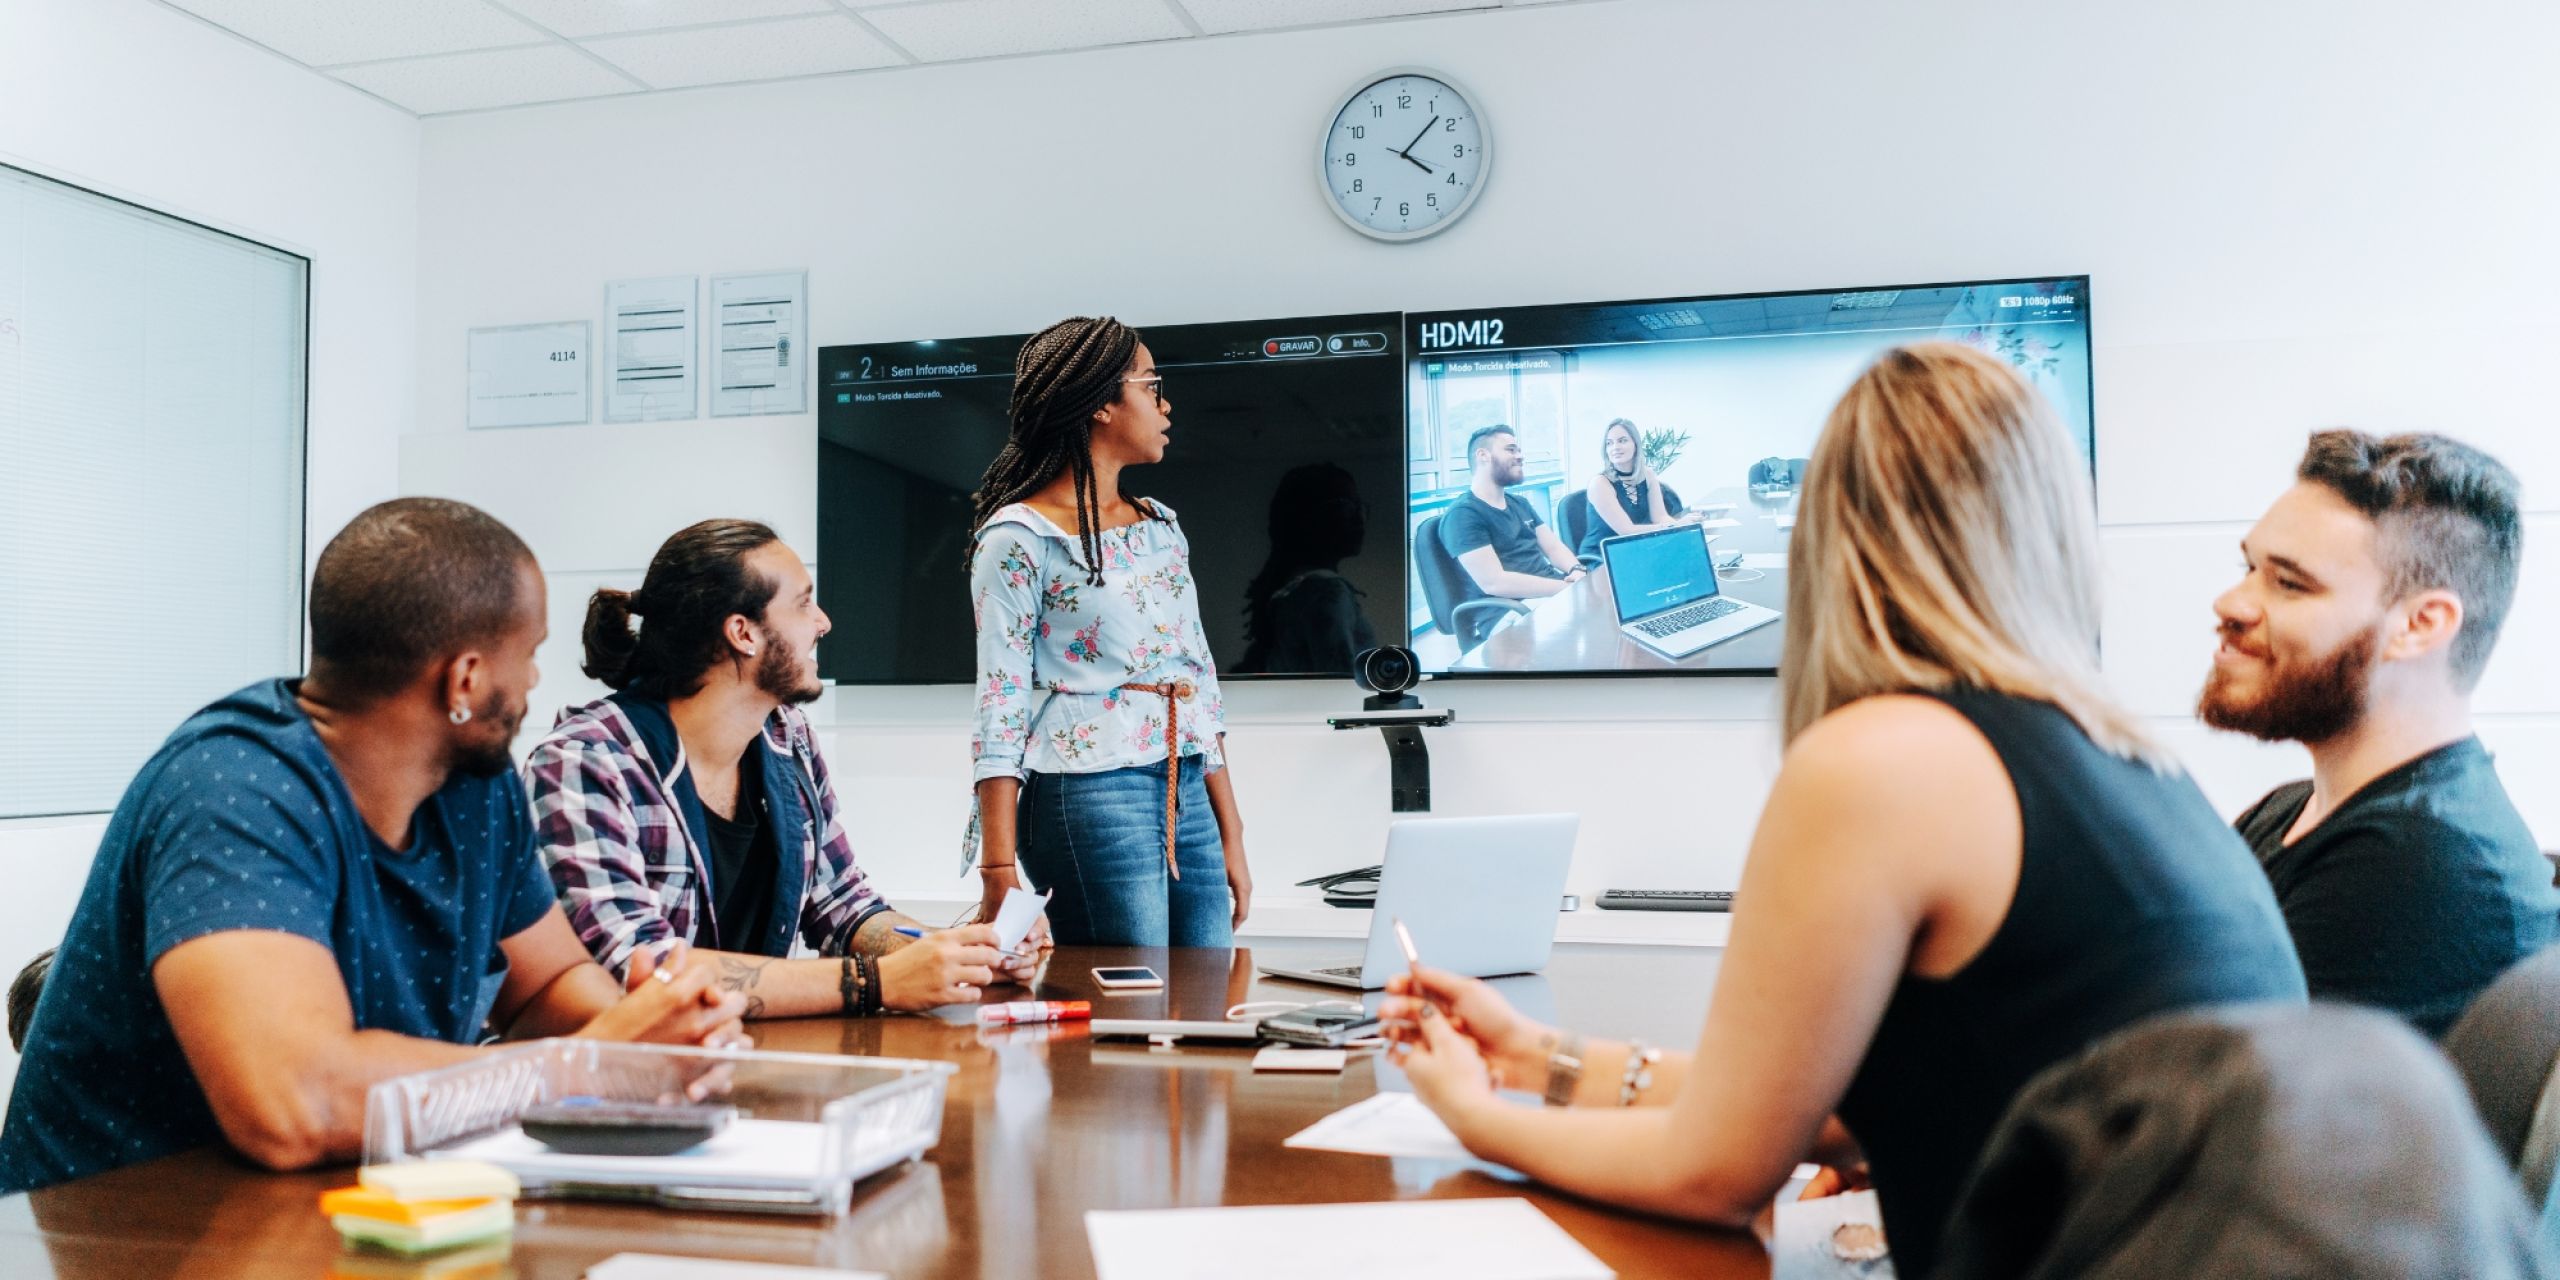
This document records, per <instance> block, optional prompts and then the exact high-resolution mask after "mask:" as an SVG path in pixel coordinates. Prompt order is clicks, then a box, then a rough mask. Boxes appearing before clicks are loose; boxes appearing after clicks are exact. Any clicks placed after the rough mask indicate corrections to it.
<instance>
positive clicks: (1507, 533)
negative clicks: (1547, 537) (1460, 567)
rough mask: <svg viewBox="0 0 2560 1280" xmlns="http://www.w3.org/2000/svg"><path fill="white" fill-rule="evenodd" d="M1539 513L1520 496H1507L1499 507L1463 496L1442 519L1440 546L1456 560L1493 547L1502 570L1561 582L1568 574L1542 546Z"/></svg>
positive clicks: (1472, 496)
mask: <svg viewBox="0 0 2560 1280" xmlns="http://www.w3.org/2000/svg"><path fill="white" fill-rule="evenodd" d="M1540 523H1541V521H1540V520H1539V519H1538V513H1537V512H1535V511H1531V510H1530V509H1529V504H1528V503H1527V502H1524V501H1522V500H1521V499H1520V498H1518V497H1516V496H1506V497H1505V498H1504V499H1503V505H1501V506H1499V507H1496V506H1494V505H1492V504H1491V503H1488V502H1486V501H1485V500H1484V499H1482V498H1479V497H1477V496H1476V495H1474V494H1473V493H1468V494H1465V495H1463V496H1461V497H1460V498H1459V499H1458V500H1457V502H1456V503H1454V504H1452V505H1451V506H1450V508H1449V513H1448V514H1447V515H1444V516H1442V517H1440V545H1441V546H1443V547H1446V548H1448V550H1449V554H1450V555H1451V556H1452V557H1460V556H1464V555H1466V554H1467V553H1468V552H1470V551H1473V550H1475V549H1476V548H1478V547H1491V548H1493V554H1494V555H1495V557H1496V558H1498V559H1500V560H1501V561H1502V567H1503V568H1505V569H1509V570H1510V571H1512V572H1513V573H1530V574H1536V575H1537V576H1539V577H1541V578H1561V577H1563V576H1564V570H1562V569H1558V568H1557V567H1556V566H1555V563H1554V562H1553V561H1550V560H1548V559H1547V552H1546V549H1545V548H1544V547H1541V546H1539V545H1538V526H1539V524H1540Z"/></svg>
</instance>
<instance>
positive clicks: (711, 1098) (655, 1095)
mask: <svg viewBox="0 0 2560 1280" xmlns="http://www.w3.org/2000/svg"><path fill="white" fill-rule="evenodd" d="M955 1070H957V1068H955V1067H954V1066H953V1065H952V1064H950V1063H948V1062H922V1061H914V1060H910V1059H903V1058H854V1057H835V1056H830V1055H824V1054H806V1053H762V1052H755V1051H748V1050H718V1051H714V1050H707V1049H691V1048H674V1047H667V1046H660V1045H638V1044H613V1043H608V1042H604V1041H594V1040H541V1041H536V1042H533V1043H531V1044H526V1045H522V1046H517V1047H513V1048H507V1049H501V1050H499V1051H497V1052H495V1053H492V1054H490V1055H489V1056H487V1057H485V1058H481V1059H479V1060H477V1061H474V1062H468V1063H464V1064H462V1065H460V1066H453V1067H444V1068H440V1069H438V1070H434V1071H422V1072H419V1073H417V1074H415V1075H407V1076H400V1077H397V1078H395V1079H391V1080H385V1081H383V1082H382V1083H380V1084H377V1085H375V1086H374V1087H373V1088H372V1089H371V1090H370V1091H368V1092H367V1094H366V1095H365V1142H364V1158H365V1163H367V1164H390V1163H394V1162H397V1161H402V1160H422V1159H423V1160H433V1159H445V1158H468V1159H478V1160H487V1161H489V1162H491V1163H493V1164H498V1165H502V1166H504V1167H506V1168H508V1169H510V1170H512V1171H513V1172H514V1173H515V1175H516V1177H517V1178H518V1179H519V1180H520V1181H522V1182H523V1184H524V1193H525V1194H526V1195H527V1196H563V1197H587V1198H600V1199H615V1200H636V1201H642V1202H646V1203H654V1204H663V1205H668V1206H673V1207H682V1208H697V1209H701V1208H713V1209H744V1210H752V1211H756V1212H764V1213H802V1214H837V1213H842V1212H844V1210H845V1207H846V1205H847V1204H848V1203H850V1201H851V1199H852V1196H853V1185H854V1183H856V1182H858V1181H860V1180H861V1179H863V1178H865V1177H868V1176H870V1175H871V1174H874V1173H877V1172H879V1171H880V1170H882V1169H886V1168H889V1167H890V1166H892V1165H895V1164H898V1163H900V1162H902V1161H907V1160H913V1159H916V1158H917V1157H919V1156H921V1155H922V1154H923V1153H924V1152H925V1151H926V1150H928V1149H930V1148H931V1147H932V1146H933V1144H934V1142H935V1141H936V1140H937V1139H939V1138H940V1136H941V1133H942V1097H943V1089H944V1086H945V1084H946V1082H947V1081H948V1079H949V1077H950V1075H951V1074H952V1072H953V1071H955ZM697 1082H699V1083H701V1084H702V1085H703V1086H705V1087H706V1089H707V1092H706V1094H705V1096H704V1099H703V1100H704V1101H708V1102H717V1103H721V1104H725V1105H728V1106H733V1107H736V1108H737V1109H738V1113H739V1119H738V1121H737V1122H736V1123H733V1124H732V1125H730V1126H729V1128H728V1130H727V1131H725V1132H724V1133H722V1135H721V1136H720V1137H718V1138H715V1139H713V1140H712V1141H711V1142H709V1143H706V1144H705V1145H704V1146H702V1147H699V1148H697V1149H695V1150H694V1151H690V1152H685V1153H682V1154H679V1155H674V1156H658V1157H632V1156H568V1155H563V1154H561V1153H558V1152H554V1151H551V1150H549V1149H548V1148H545V1147H543V1146H542V1145H541V1144H540V1143H537V1142H534V1141H533V1140H532V1139H530V1138H526V1137H524V1136H523V1134H522V1133H521V1132H520V1131H518V1130H517V1128H516V1120H517V1118H518V1117H520V1116H522V1115H523V1114H524V1112H525V1109H526V1108H528V1107H532V1106H536V1105H539V1104H542V1103H547V1102H557V1101H560V1100H561V1099H564V1098H574V1097H581V1096H584V1097H593V1098H601V1099H603V1100H606V1101H609V1102H643V1103H647V1102H669V1101H681V1100H683V1098H684V1096H685V1093H686V1089H687V1087H688V1085H691V1084H695V1083H697Z"/></svg>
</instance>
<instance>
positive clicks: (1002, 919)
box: [995, 885, 1054, 951]
mask: <svg viewBox="0 0 2560 1280" xmlns="http://www.w3.org/2000/svg"><path fill="white" fill-rule="evenodd" d="M1052 892H1054V890H1053V891H1052ZM1048 909H1049V895H1048V894H1046V893H1043V894H1040V895H1038V896H1036V897H1035V896H1033V895H1032V894H1029V893H1026V892H1024V891H1023V890H1022V887H1021V886H1019V885H1016V886H1014V887H1013V888H1010V889H1007V890H1005V891H1004V905H1003V906H1000V907H998V908H996V921H995V929H996V945H997V946H998V947H1000V948H1003V949H1004V950H1006V951H1012V950H1014V949H1016V948H1018V947H1020V946H1021V945H1022V940H1023V939H1024V938H1028V937H1030V936H1031V926H1032V925H1033V924H1034V923H1036V922H1037V921H1038V920H1039V919H1040V913H1041V912H1043V911H1046V910H1048Z"/></svg>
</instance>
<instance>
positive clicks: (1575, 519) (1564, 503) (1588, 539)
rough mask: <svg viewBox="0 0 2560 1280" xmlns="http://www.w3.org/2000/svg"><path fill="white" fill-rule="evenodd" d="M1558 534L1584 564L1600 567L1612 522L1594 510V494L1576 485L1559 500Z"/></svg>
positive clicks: (1591, 567) (1557, 503) (1587, 566)
mask: <svg viewBox="0 0 2560 1280" xmlns="http://www.w3.org/2000/svg"><path fill="white" fill-rule="evenodd" d="M1556 535H1557V536H1558V537H1559V538H1561V539H1562V540H1563V542H1564V544H1565V545H1566V546H1568V547H1571V548H1573V554H1574V558H1575V559H1577V560H1580V561H1581V562H1582V567H1583V568H1585V569H1597V568H1599V567H1600V539H1602V538H1605V537H1607V536H1608V535H1609V526H1608V525H1607V524H1605V523H1602V521H1601V519H1600V517H1599V516H1597V515H1594V514H1593V513H1592V510H1591V495H1590V494H1587V493H1584V492H1583V491H1581V490H1580V489H1576V490H1574V491H1573V492H1571V493H1568V494H1566V495H1565V496H1563V497H1562V498H1558V499H1557V500H1556Z"/></svg>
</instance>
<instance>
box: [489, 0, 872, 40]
mask: <svg viewBox="0 0 2560 1280" xmlns="http://www.w3.org/2000/svg"><path fill="white" fill-rule="evenodd" d="M495 2H496V3H498V4H501V5H504V6H505V7H507V8H509V9H513V10H515V11H516V12H517V13H520V14H523V15H524V16H525V17H528V18H531V19H532V20H534V21H535V22H538V23H541V24H542V25H543V26H546V27H549V28H550V29H552V30H553V31H556V32H558V33H560V34H561V35H564V36H569V37H571V38H573V39H574V38H576V37H579V36H608V35H620V34H623V33H625V32H630V31H655V30H657V29H658V28H660V27H692V26H701V25H703V24H705V23H711V22H740V21H746V20H750V19H755V18H786V17H791V16H793V15H796V14H803V13H828V12H832V11H833V10H834V9H835V6H834V5H831V4H829V3H827V0H495Z"/></svg>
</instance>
